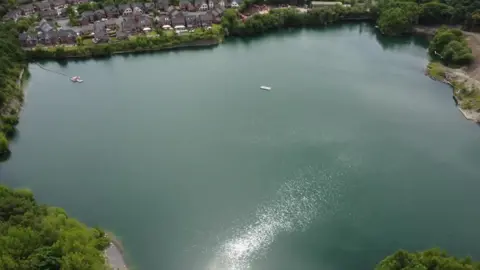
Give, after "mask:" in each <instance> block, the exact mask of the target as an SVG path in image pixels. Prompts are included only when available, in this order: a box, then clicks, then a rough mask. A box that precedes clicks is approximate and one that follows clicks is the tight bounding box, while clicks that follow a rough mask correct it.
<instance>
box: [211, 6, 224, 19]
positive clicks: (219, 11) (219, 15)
mask: <svg viewBox="0 0 480 270" xmlns="http://www.w3.org/2000/svg"><path fill="white" fill-rule="evenodd" d="M223 12H225V8H222V7H216V8H214V9H213V10H212V16H213V22H214V23H220V22H221V20H222V15H223Z"/></svg>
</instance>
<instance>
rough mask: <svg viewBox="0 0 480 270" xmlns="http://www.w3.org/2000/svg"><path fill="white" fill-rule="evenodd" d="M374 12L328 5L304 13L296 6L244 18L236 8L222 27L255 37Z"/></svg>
mask: <svg viewBox="0 0 480 270" xmlns="http://www.w3.org/2000/svg"><path fill="white" fill-rule="evenodd" d="M371 15H372V14H371V12H369V11H368V10H367V9H366V8H364V7H342V6H335V7H326V8H318V9H312V10H310V11H308V12H307V13H300V12H299V11H298V10H297V9H295V8H283V9H273V10H271V11H270V12H269V13H268V14H263V15H261V14H256V15H253V16H251V17H249V18H248V19H246V20H245V21H242V20H240V17H239V14H238V12H237V11H236V10H234V9H228V10H226V11H225V13H224V15H223V17H222V22H221V24H222V27H223V28H224V29H226V30H227V32H228V34H229V35H233V36H253V35H259V34H261V33H264V32H267V31H271V30H276V29H284V28H297V27H310V26H324V25H328V24H332V23H335V22H338V21H341V20H356V19H365V20H369V19H371V17H372V16H371Z"/></svg>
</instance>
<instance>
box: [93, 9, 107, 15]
mask: <svg viewBox="0 0 480 270" xmlns="http://www.w3.org/2000/svg"><path fill="white" fill-rule="evenodd" d="M94 13H95V15H97V16H104V15H105V10H103V9H97V10H95V11H94Z"/></svg>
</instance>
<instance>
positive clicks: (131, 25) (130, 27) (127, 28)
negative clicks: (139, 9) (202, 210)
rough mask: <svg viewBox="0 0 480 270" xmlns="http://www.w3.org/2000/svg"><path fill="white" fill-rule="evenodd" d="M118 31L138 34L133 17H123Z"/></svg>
mask: <svg viewBox="0 0 480 270" xmlns="http://www.w3.org/2000/svg"><path fill="white" fill-rule="evenodd" d="M120 29H121V30H120V31H121V32H124V33H125V34H127V35H129V34H133V33H136V32H138V30H139V29H138V28H137V22H136V21H135V19H134V18H133V17H125V18H123V20H122V22H121V23H120Z"/></svg>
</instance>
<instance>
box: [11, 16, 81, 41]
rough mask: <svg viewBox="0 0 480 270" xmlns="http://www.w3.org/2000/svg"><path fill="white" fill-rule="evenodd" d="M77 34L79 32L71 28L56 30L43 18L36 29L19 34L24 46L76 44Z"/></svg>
mask: <svg viewBox="0 0 480 270" xmlns="http://www.w3.org/2000/svg"><path fill="white" fill-rule="evenodd" d="M77 36H78V35H77V33H76V32H75V31H73V30H71V29H60V30H56V29H55V28H54V27H53V26H52V25H50V24H49V23H48V22H47V21H45V20H42V21H40V23H39V24H38V25H37V27H35V29H31V30H29V31H28V32H25V33H21V34H19V36H18V38H19V40H20V43H21V45H22V46H23V47H35V46H36V45H38V44H42V45H46V46H49V45H56V44H75V43H76V42H77Z"/></svg>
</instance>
